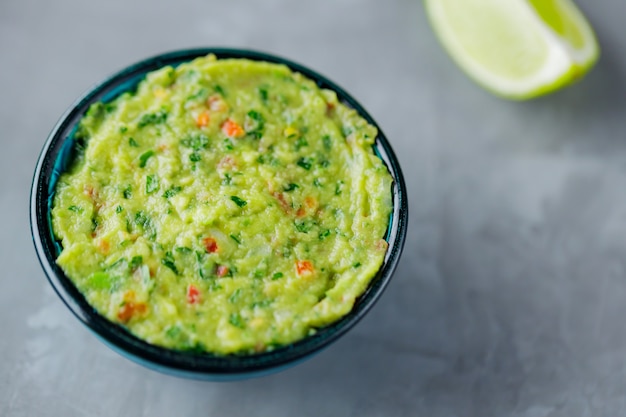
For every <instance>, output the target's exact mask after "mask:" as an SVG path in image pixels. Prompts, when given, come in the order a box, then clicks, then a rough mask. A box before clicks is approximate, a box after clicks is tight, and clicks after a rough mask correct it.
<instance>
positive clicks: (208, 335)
mask: <svg viewBox="0 0 626 417" xmlns="http://www.w3.org/2000/svg"><path fill="white" fill-rule="evenodd" d="M376 135H377V132H376V129H375V128H374V127H373V126H371V125H369V124H368V123H367V122H366V121H365V120H364V119H362V118H361V117H360V116H359V115H358V114H357V113H356V112H355V111H354V110H352V109H349V108H348V107H346V106H344V105H343V104H341V103H339V102H338V101H337V97H336V95H335V93H333V92H332V91H328V90H322V89H320V88H318V87H317V85H316V84H315V83H314V82H313V81H311V80H309V79H307V78H305V77H303V76H302V75H300V74H298V73H294V72H292V71H291V70H289V69H288V68H287V67H286V66H283V65H277V64H271V63H266V62H258V61H248V60H241V59H225V60H217V59H216V58H215V57H214V56H207V57H203V58H199V59H196V60H194V61H192V62H189V63H185V64H182V65H180V66H178V67H177V68H171V67H165V68H162V69H160V70H157V71H155V72H152V73H150V74H148V75H147V77H146V79H145V80H144V81H142V82H141V84H140V85H139V86H138V88H137V90H136V91H134V92H127V93H124V94H122V95H121V96H119V97H118V98H116V99H115V100H113V101H112V102H109V103H96V104H94V105H93V106H91V108H90V109H89V111H88V112H87V114H86V115H85V116H84V118H83V119H82V121H81V122H80V125H79V127H78V130H77V132H76V135H75V140H76V158H75V160H74V163H73V165H72V166H71V168H70V169H69V170H68V172H66V173H65V174H63V175H62V176H61V178H60V180H59V182H58V185H57V188H56V194H55V197H54V202H53V209H52V221H53V227H54V232H55V234H56V236H57V238H58V239H59V240H61V243H62V247H63V250H62V252H61V254H60V256H59V257H58V259H57V263H58V264H59V266H60V267H61V268H62V269H63V270H64V271H65V273H66V275H67V276H68V277H69V278H70V279H71V280H72V281H73V282H74V284H75V285H76V287H77V288H78V289H79V291H81V292H82V293H83V294H84V296H85V297H86V299H87V301H88V302H89V303H90V304H91V305H92V306H93V307H94V308H95V309H96V310H97V311H98V312H99V313H100V314H102V315H103V316H105V317H106V318H108V319H109V320H111V321H113V322H116V323H119V324H121V325H123V326H124V327H126V328H127V329H128V330H129V331H130V332H131V333H133V334H134V335H136V336H137V337H139V338H141V339H144V340H146V341H147V342H149V343H152V344H156V345H160V346H164V347H168V348H173V349H180V350H188V349H192V350H198V351H206V352H212V353H216V354H230V353H244V354H245V353H253V352H262V351H267V350H271V349H273V348H274V347H275V346H279V345H285V344H289V343H292V342H294V341H297V340H299V339H302V338H304V337H306V336H307V335H309V334H311V333H313V332H315V329H317V328H319V327H322V326H325V325H328V324H330V323H332V322H334V321H336V320H338V319H339V318H340V317H342V316H343V315H345V314H346V313H348V312H349V311H350V310H351V308H352V306H353V304H354V301H355V298H356V297H358V296H359V295H360V294H362V293H363V292H364V291H365V289H366V288H367V286H368V284H369V282H370V280H371V279H372V278H373V277H374V276H375V274H376V272H377V271H378V269H379V268H380V266H381V265H382V262H383V258H384V255H385V252H386V250H387V243H386V242H385V240H384V239H383V237H384V235H385V232H386V229H387V225H388V219H389V215H390V212H391V205H392V203H391V181H392V179H391V176H390V175H389V173H388V172H387V169H386V167H385V166H384V165H383V163H382V161H381V160H380V159H379V158H378V157H377V156H376V155H374V153H373V151H372V144H373V143H374V139H375V137H376Z"/></svg>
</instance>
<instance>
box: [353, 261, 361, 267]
mask: <svg viewBox="0 0 626 417" xmlns="http://www.w3.org/2000/svg"><path fill="white" fill-rule="evenodd" d="M360 266H361V262H357V263H355V264H354V265H352V267H353V268H358V267H360Z"/></svg>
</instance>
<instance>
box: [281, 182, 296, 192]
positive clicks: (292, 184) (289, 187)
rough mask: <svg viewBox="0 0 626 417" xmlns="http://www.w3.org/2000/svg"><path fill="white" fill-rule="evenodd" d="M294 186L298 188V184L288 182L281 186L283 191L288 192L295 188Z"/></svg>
mask: <svg viewBox="0 0 626 417" xmlns="http://www.w3.org/2000/svg"><path fill="white" fill-rule="evenodd" d="M296 188H300V186H299V185H298V184H295V183H293V182H290V183H289V184H287V185H285V186H284V187H283V191H285V192H287V193H288V192H291V191H293V190H295V189H296Z"/></svg>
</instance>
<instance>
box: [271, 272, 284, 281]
mask: <svg viewBox="0 0 626 417" xmlns="http://www.w3.org/2000/svg"><path fill="white" fill-rule="evenodd" d="M283 276H284V275H283V273H282V272H276V273H275V274H274V275H272V281H274V280H277V279H279V278H282V277H283Z"/></svg>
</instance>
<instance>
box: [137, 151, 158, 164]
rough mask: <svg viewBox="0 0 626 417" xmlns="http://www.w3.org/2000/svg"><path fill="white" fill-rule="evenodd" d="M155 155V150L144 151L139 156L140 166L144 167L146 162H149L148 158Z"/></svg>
mask: <svg viewBox="0 0 626 417" xmlns="http://www.w3.org/2000/svg"><path fill="white" fill-rule="evenodd" d="M154 155H155V152H154V151H153V150H149V151H146V152H144V153H142V154H141V156H140V157H139V168H144V167H145V166H146V164H147V163H148V159H150V157H151V156H154Z"/></svg>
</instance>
